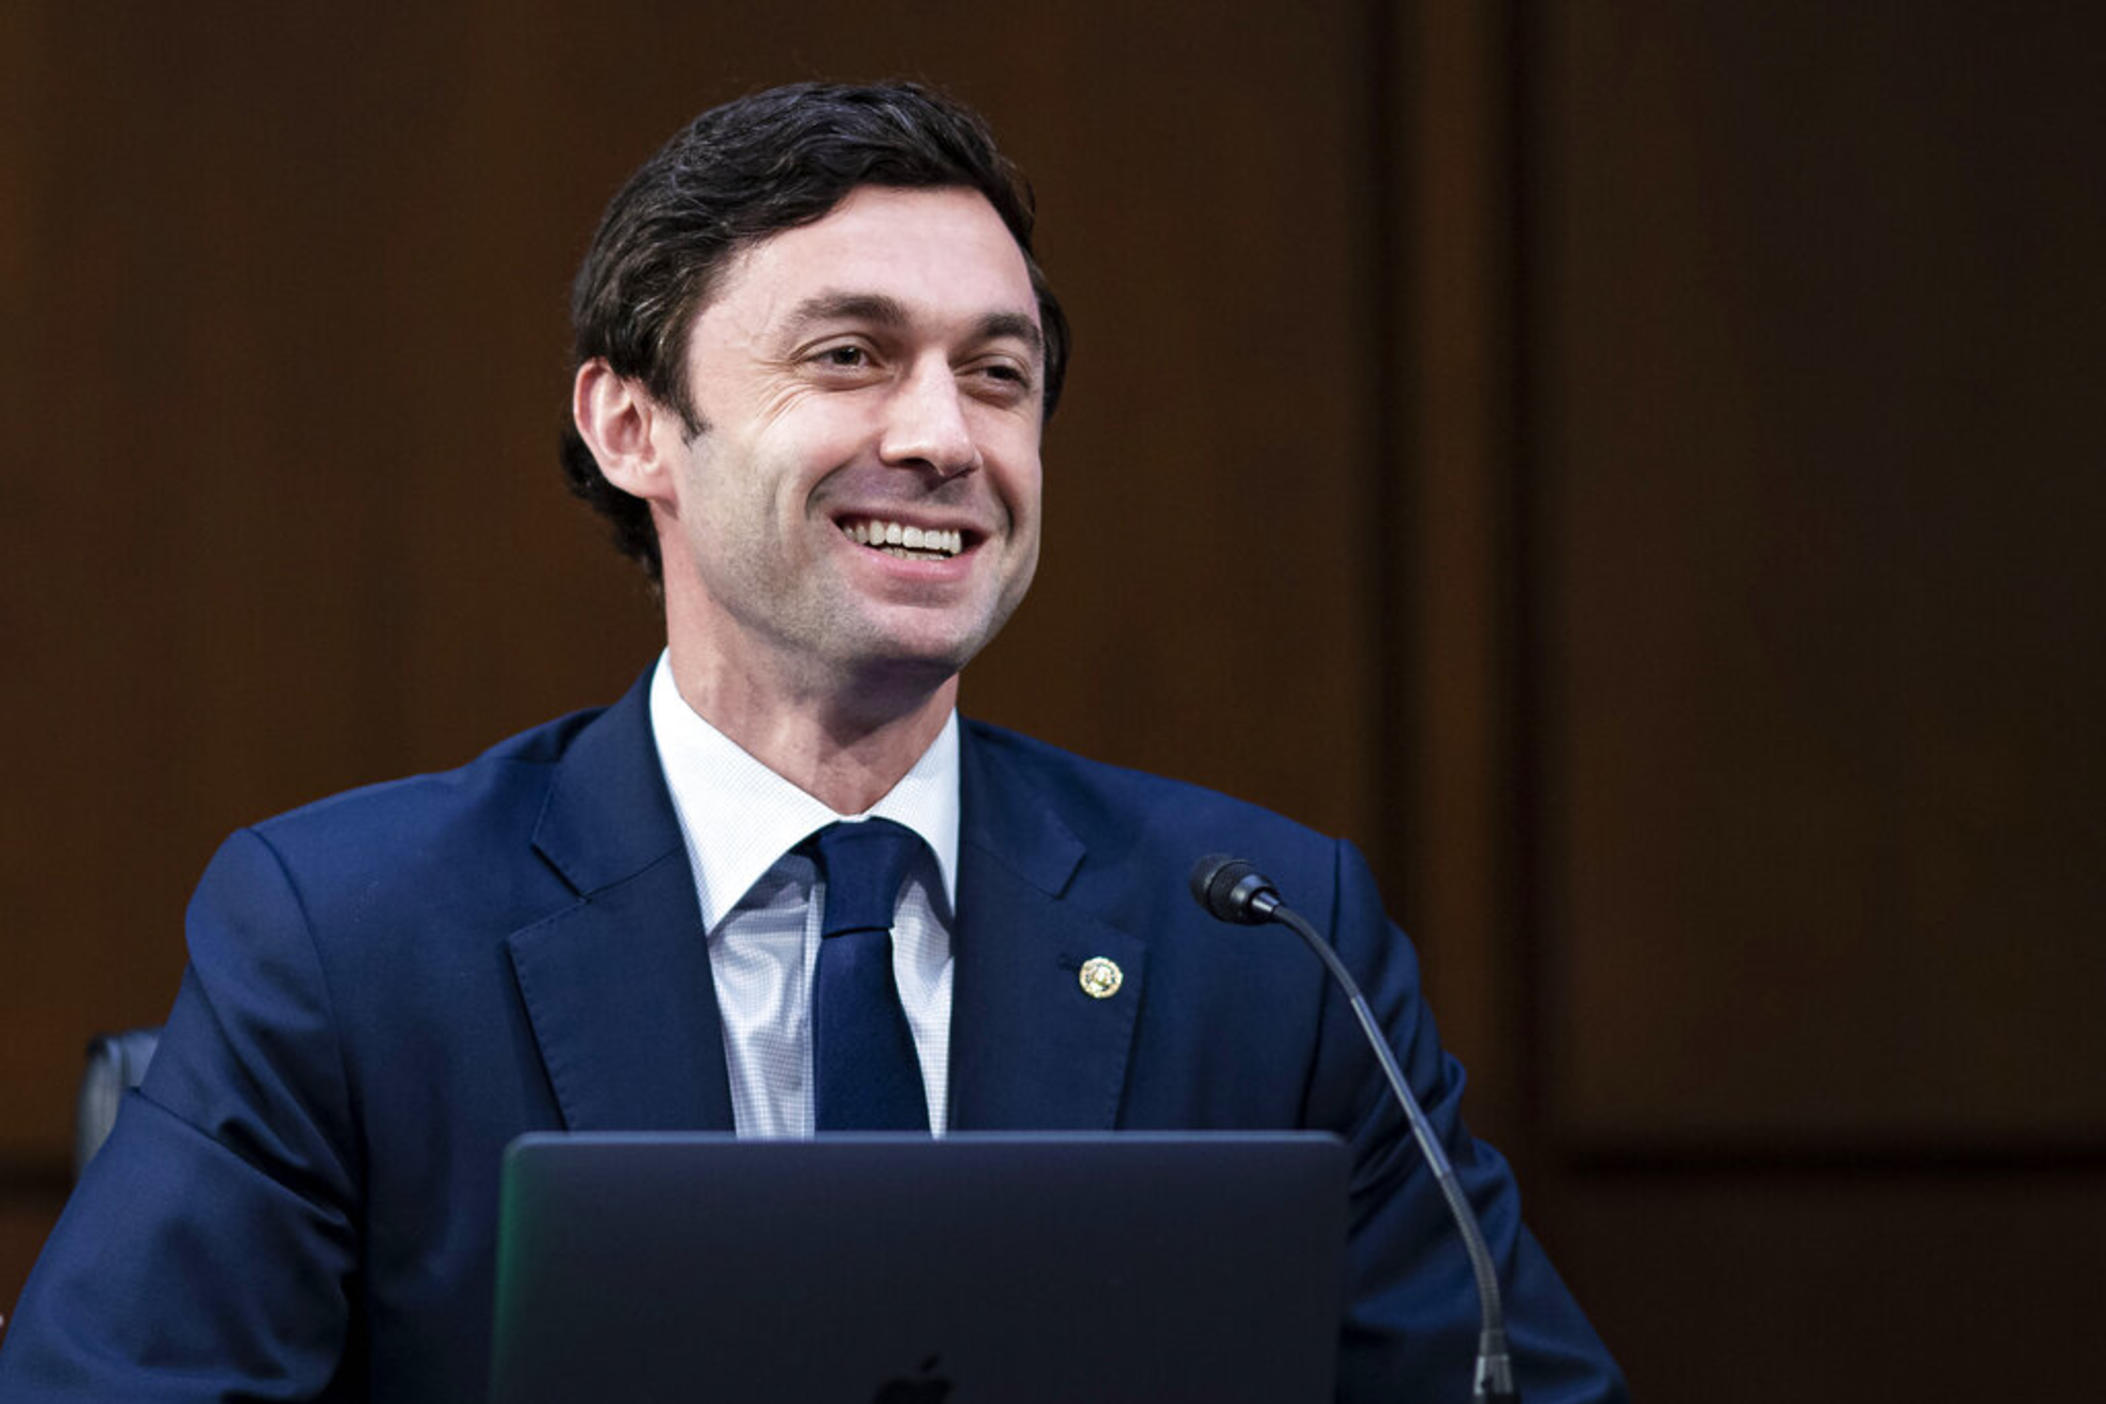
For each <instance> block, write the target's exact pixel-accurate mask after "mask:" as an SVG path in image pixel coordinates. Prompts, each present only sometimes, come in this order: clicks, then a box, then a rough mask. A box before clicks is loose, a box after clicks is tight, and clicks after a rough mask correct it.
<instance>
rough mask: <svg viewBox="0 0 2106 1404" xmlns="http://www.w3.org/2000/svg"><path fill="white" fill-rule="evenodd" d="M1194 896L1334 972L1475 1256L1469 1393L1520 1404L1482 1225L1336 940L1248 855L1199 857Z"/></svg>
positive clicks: (1487, 1403)
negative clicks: (1281, 931) (1269, 926)
mask: <svg viewBox="0 0 2106 1404" xmlns="http://www.w3.org/2000/svg"><path fill="white" fill-rule="evenodd" d="M1192 898H1193V900H1194V901H1196V902H1198V903H1199V905H1200V906H1201V907H1203V908H1204V909H1205V910H1206V912H1207V914H1208V915H1209V916H1212V917H1214V918H1215V919H1216V920H1219V921H1225V922H1229V923H1230V924H1232V925H1236V926H1263V925H1265V924H1266V923H1268V922H1278V923H1279V924H1280V925H1282V926H1284V927H1286V928H1287V929H1288V930H1290V931H1292V932H1294V934H1295V935H1297V936H1299V937H1301V938H1302V940H1303V942H1304V943H1306V944H1307V945H1308V947H1309V949H1310V950H1312V951H1314V952H1316V955H1317V958H1318V959H1319V960H1321V961H1322V962H1323V963H1324V968H1325V969H1326V970H1329V971H1330V972H1331V978H1332V979H1334V980H1336V981H1337V982H1338V984H1339V987H1340V988H1341V989H1343V990H1344V991H1345V995H1346V999H1347V1001H1348V1002H1349V1003H1350V1004H1351V1005H1352V1006H1353V1016H1354V1017H1355V1018H1357V1019H1358V1020H1359V1021H1360V1029H1361V1032H1363V1033H1365V1034H1366V1035H1367V1041H1368V1044H1369V1046H1370V1047H1371V1048H1373V1049H1374V1053H1375V1061H1376V1062H1378V1063H1380V1064H1381V1065H1382V1074H1383V1076H1384V1077H1386V1078H1387V1079H1388V1080H1389V1090H1390V1091H1391V1092H1392V1093H1394V1094H1395V1095H1396V1099H1397V1102H1398V1104H1399V1105H1401V1106H1402V1107H1403V1108H1404V1115H1405V1117H1406V1119H1407V1120H1409V1121H1410V1122H1411V1134H1412V1138H1413V1139H1414V1140H1416V1141H1417V1142H1418V1143H1419V1153H1420V1154H1421V1155H1423V1156H1424V1157H1425V1158H1426V1166H1427V1168H1428V1169H1430V1170H1431V1171H1432V1172H1433V1178H1434V1182H1435V1183H1436V1184H1438V1185H1439V1186H1440V1190H1441V1197H1442V1198H1443V1199H1445V1200H1446V1201H1447V1202H1448V1212H1449V1213H1450V1214H1451V1215H1453V1216H1454V1219H1455V1226H1456V1227H1457V1228H1458V1229H1460V1230H1461V1231H1462V1239H1463V1247H1464V1249H1465V1250H1466V1251H1468V1253H1469V1255H1470V1272H1471V1274H1472V1275H1473V1276H1474V1277H1475V1278H1476V1279H1477V1310H1478V1332H1477V1374H1476V1379H1475V1381H1474V1383H1473V1384H1472V1387H1471V1391H1470V1397H1471V1398H1472V1399H1474V1400H1482V1401H1484V1404H1520V1399H1521V1394H1520V1391H1519V1390H1518V1389H1517V1388H1516V1387H1515V1385H1514V1363H1513V1359H1512V1357H1511V1356H1510V1355H1509V1354H1508V1351H1507V1345H1506V1312H1505V1309H1504V1308H1503V1307H1502V1306H1501V1305H1500V1301H1499V1275H1498V1273H1497V1272H1496V1271H1495V1270H1494V1269H1493V1267H1492V1254H1491V1250H1490V1249H1488V1248H1486V1247H1485V1242H1484V1230H1483V1229H1481V1228H1479V1227H1478V1224H1477V1215H1476V1214H1475V1213H1473V1212H1471V1209H1470V1201H1469V1200H1467V1199H1465V1198H1463V1192H1462V1187H1461V1186H1460V1185H1459V1184H1457V1183H1456V1180H1455V1167H1454V1166H1452V1165H1450V1164H1449V1163H1448V1153H1447V1152H1446V1151H1444V1150H1443V1149H1441V1143H1440V1141H1439V1139H1438V1138H1436V1137H1435V1136H1434V1134H1433V1124H1432V1123H1431V1122H1429V1121H1427V1120H1426V1113H1425V1112H1424V1111H1423V1110H1422V1109H1421V1108H1420V1107H1419V1101H1418V1098H1416V1097H1414V1096H1412V1095H1411V1088H1410V1086H1409V1085H1408V1084H1406V1083H1405V1081H1404V1072H1403V1070H1402V1069H1401V1068H1399V1067H1398V1066H1397V1057H1396V1054H1394V1053H1392V1052H1391V1051H1390V1047H1389V1040H1388V1039H1386V1038H1384V1037H1383V1036H1382V1030H1381V1028H1380V1026H1378V1025H1377V1024H1376V1023H1375V1015H1374V1012H1373V1011H1372V1010H1370V1009H1369V1008H1368V1006H1367V998H1366V996H1364V995H1362V994H1361V993H1360V986H1359V985H1358V984H1357V983H1356V982H1355V981H1354V979H1353V976H1352V974H1351V973H1350V972H1349V971H1347V969H1346V968H1345V963H1344V962H1343V961H1341V960H1340V959H1339V958H1338V952H1336V951H1334V950H1332V949H1331V943H1330V942H1328V941H1326V940H1324V938H1323V937H1322V936H1321V935H1320V934H1318V932H1317V930H1316V928H1315V927H1313V926H1311V925H1310V924H1309V923H1308V922H1307V921H1305V920H1303V919H1302V917H1301V916H1300V915H1298V914H1297V913H1296V912H1295V910H1294V909H1293V908H1292V907H1289V906H1288V905H1287V904H1286V903H1285V902H1282V901H1281V900H1280V894H1279V890H1278V889H1277V888H1275V887H1274V886H1273V885H1272V879H1270V878H1268V877H1266V876H1265V875H1264V874H1263V873H1261V872H1259V871H1258V869H1257V867H1256V865H1254V864H1252V863H1249V862H1246V861H1245V860H1244V859H1241V858H1231V857H1229V856H1228V855H1227V854H1225V853H1210V854H1208V855H1207V856H1206V857H1204V858H1202V859H1200V860H1199V862H1198V863H1197V864H1195V865H1194V866H1193V868H1192Z"/></svg>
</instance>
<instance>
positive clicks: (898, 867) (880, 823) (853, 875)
mask: <svg viewBox="0 0 2106 1404" xmlns="http://www.w3.org/2000/svg"><path fill="white" fill-rule="evenodd" d="M808 842H809V844H810V846H811V850H812V853H813V856H814V857H816V858H817V859H818V861H819V871H820V873H821V874H822V875H824V877H825V878H826V918H825V921H824V923H823V925H822V926H821V928H820V929H821V934H822V935H826V936H839V935H842V934H843V933H845V932H850V931H890V930H891V929H892V909H893V906H894V905H895V904H896V903H897V902H898V900H899V888H900V884H901V883H903V882H905V881H906V879H907V865H908V864H910V863H912V862H913V861H914V855H915V853H916V852H917V851H918V850H919V849H920V848H921V847H922V846H923V845H922V841H921V836H920V835H919V834H917V833H915V832H914V831H913V830H912V829H909V828H906V827H904V826H902V825H899V824H895V823H893V822H892V821H891V820H890V819H865V820H861V821H859V822H857V823H853V824H829V825H827V826H826V827H825V828H823V829H821V830H820V831H819V832H818V833H816V834H814V835H812V837H811V838H810V840H808Z"/></svg>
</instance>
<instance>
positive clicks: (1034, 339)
mask: <svg viewBox="0 0 2106 1404" xmlns="http://www.w3.org/2000/svg"><path fill="white" fill-rule="evenodd" d="M912 320H913V318H912V317H911V316H909V315H908V312H907V306H906V304H905V303H903V302H901V301H900V300H899V299H898V298H896V297H887V296H886V295H885V294H883V293H850V292H823V293H816V294H814V295H813V296H811V297H808V298H806V299H805V300H804V301H803V302H800V303H798V304H797V306H796V308H795V309H794V310H793V311H792V312H791V313H790V316H789V318H788V321H787V325H788V326H789V327H791V328H792V329H802V328H804V327H807V326H810V325H811V324H812V323H814V322H836V321H853V322H869V323H872V324H874V325H877V326H881V327H904V326H906V325H907V324H908V323H909V322H911V321H912ZM973 330H974V332H975V333H976V334H977V336H978V338H979V339H980V340H982V341H994V340H998V339H1000V338H1002V337H1014V338H1015V339H1016V340H1018V341H1021V342H1023V343H1024V344H1025V345H1027V346H1029V347H1030V348H1031V350H1032V352H1033V354H1035V355H1038V356H1044V355H1045V351H1046V338H1045V334H1044V333H1043V332H1041V331H1040V330H1039V329H1038V323H1037V322H1036V321H1035V320H1033V319H1032V318H1030V317H1027V316H1025V315H1024V314H1023V313H1021V312H990V313H988V314H987V315H986V316H984V317H982V318H981V319H980V321H979V323H978V325H977V326H975V327H974V328H973Z"/></svg>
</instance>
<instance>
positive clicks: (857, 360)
mask: <svg viewBox="0 0 2106 1404" xmlns="http://www.w3.org/2000/svg"><path fill="white" fill-rule="evenodd" d="M812 359H813V360H814V361H816V362H817V363H818V364H820V365H822V366H825V367H826V368H827V369H829V370H861V369H862V368H863V367H865V366H867V365H869V364H870V351H869V349H868V348H867V347H863V346H858V345H856V344H855V343H853V342H849V343H847V344H845V345H841V346H829V347H827V348H825V349H824V350H822V351H820V352H818V353H817V354H816V355H814V356H813V357H812Z"/></svg>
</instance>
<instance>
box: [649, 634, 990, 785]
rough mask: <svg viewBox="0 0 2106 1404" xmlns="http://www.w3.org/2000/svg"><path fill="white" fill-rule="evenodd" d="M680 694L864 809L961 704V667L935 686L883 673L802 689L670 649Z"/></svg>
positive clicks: (752, 750)
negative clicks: (857, 680)
mask: <svg viewBox="0 0 2106 1404" xmlns="http://www.w3.org/2000/svg"><path fill="white" fill-rule="evenodd" d="M671 653H672V661H673V682H674V684H675V685H676V686H677V687H678V688H679V690H680V697H681V700H682V701H684V702H686V703H687V705H688V706H690V707H692V708H693V709H694V710H695V713H696V714H697V715H698V716H700V717H701V718H702V719H703V720H704V721H707V722H708V723H709V724H710V725H711V726H713V727H715V728H716V729H717V730H719V731H721V732H723V733H724V735H726V736H728V737H730V738H731V740H732V741H734V742H735V743H737V745H738V747H739V749H740V750H743V751H744V752H746V754H748V755H750V756H752V757H753V758H754V759H755V760H758V761H759V762H760V763H761V764H762V765H765V766H767V767H768V769H770V770H772V771H774V772H775V773H776V774H777V775H780V776H782V777H783V778H784V779H785V780H788V781H789V782H790V783H791V784H793V785H795V786H797V788H799V789H800V790H803V791H804V792H805V793H806V794H808V795H811V796H813V797H814V798H816V799H818V800H819V801H820V802H821V803H823V804H825V805H826V806H827V807H828V808H829V809H832V810H833V811H834V812H835V813H837V814H861V813H862V812H863V811H864V810H866V809H868V808H870V806H872V805H873V804H876V803H877V802H878V801H879V800H880V799H882V798H884V796H885V795H886V794H887V793H889V792H890V791H891V789H892V787H893V786H895V785H897V784H898V783H899V782H900V779H901V778H902V777H903V776H905V775H906V773H907V772H908V771H909V770H912V769H913V768H914V763H915V762H916V761H918V760H920V759H921V757H922V755H923V753H924V752H926V751H927V750H928V749H929V747H930V746H931V745H932V744H933V743H934V742H935V740H936V737H937V736H938V734H940V733H941V732H942V730H943V724H944V722H945V721H946V720H948V719H949V717H950V714H951V710H952V708H953V707H955V706H956V705H957V698H958V677H957V674H955V673H953V674H950V675H948V676H947V677H945V678H943V679H942V680H941V681H940V682H937V683H936V684H935V685H934V686H933V687H931V686H929V685H927V684H926V683H923V684H921V685H907V684H903V683H902V682H900V681H899V680H892V681H891V685H890V686H887V685H886V682H887V680H885V679H879V678H872V679H866V680H864V683H863V684H862V685H857V686H852V687H841V686H839V685H836V686H832V687H823V688H822V687H799V686H795V685H793V684H785V682H784V681H783V680H782V679H779V678H763V677H761V676H758V675H756V674H755V673H753V672H751V671H747V670H745V669H742V668H737V667H733V666H730V665H729V664H728V663H727V661H726V660H725V659H724V658H723V657H722V656H721V655H719V654H716V653H714V652H711V651H708V650H704V649H695V648H686V649H683V648H682V647H681V645H680V641H679V640H678V639H675V640H674V641H673V643H672V645H671Z"/></svg>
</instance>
